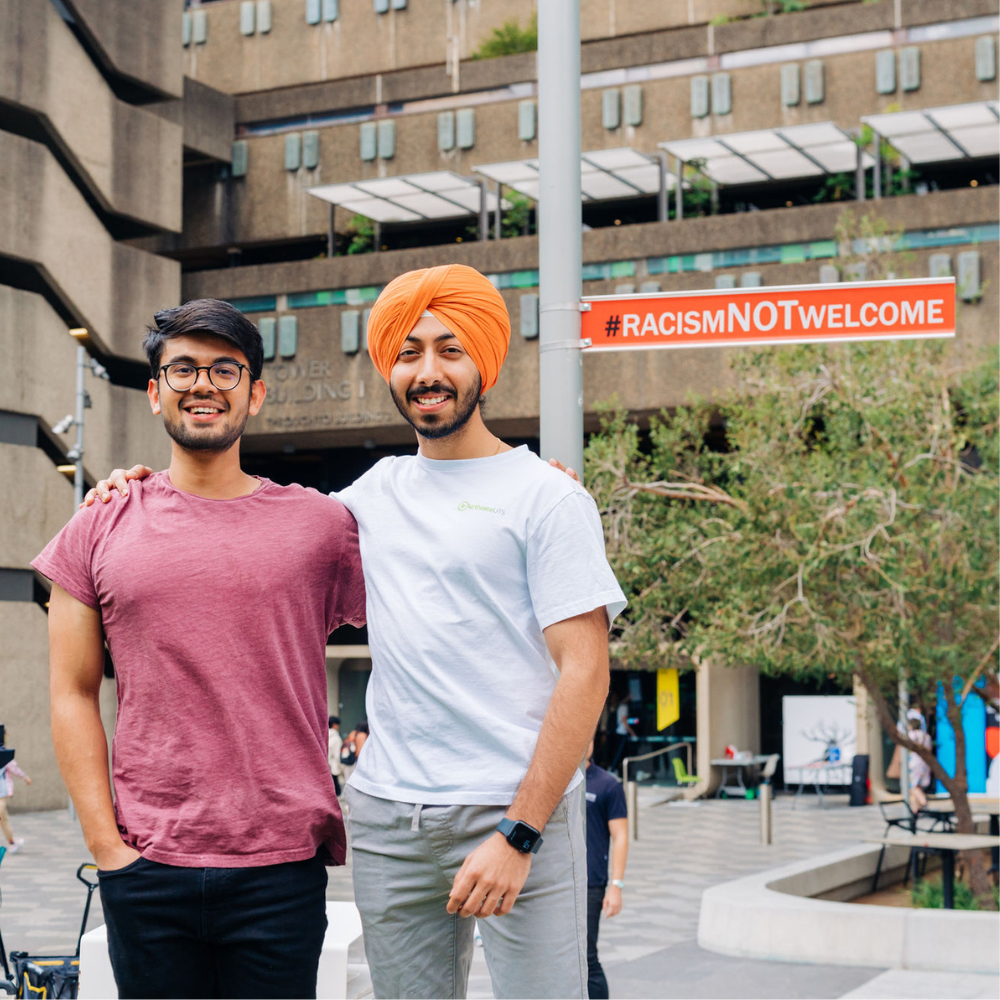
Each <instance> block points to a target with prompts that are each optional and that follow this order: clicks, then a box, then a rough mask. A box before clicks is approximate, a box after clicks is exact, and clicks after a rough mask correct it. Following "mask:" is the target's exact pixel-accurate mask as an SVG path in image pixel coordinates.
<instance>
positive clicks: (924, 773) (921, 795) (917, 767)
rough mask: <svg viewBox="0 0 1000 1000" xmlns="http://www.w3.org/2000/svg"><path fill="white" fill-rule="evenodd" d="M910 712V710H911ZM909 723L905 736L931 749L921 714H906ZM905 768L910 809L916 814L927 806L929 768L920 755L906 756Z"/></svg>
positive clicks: (929, 784)
mask: <svg viewBox="0 0 1000 1000" xmlns="http://www.w3.org/2000/svg"><path fill="white" fill-rule="evenodd" d="M911 712H912V710H911ZM907 721H908V722H909V727H910V729H909V732H908V733H907V735H908V736H909V737H910V739H911V740H913V742H914V743H916V744H918V745H919V746H922V747H926V748H927V749H928V750H930V749H932V748H933V746H934V744H933V742H932V741H931V737H930V734H929V733H928V732H927V731H926V729H925V728H924V726H925V721H924V717H923V714H922V713H921V712H913V714H910V713H908V714H907ZM906 762H907V767H908V770H909V777H910V808H911V809H912V810H913V811H914V812H915V813H916V812H920V810H921V809H923V808H925V807H926V805H927V789H928V788H930V787H931V780H932V775H931V768H930V765H929V764H928V763H927V761H925V760H924V758H923V757H921V756H920V754H917V753H908V754H907V755H906Z"/></svg>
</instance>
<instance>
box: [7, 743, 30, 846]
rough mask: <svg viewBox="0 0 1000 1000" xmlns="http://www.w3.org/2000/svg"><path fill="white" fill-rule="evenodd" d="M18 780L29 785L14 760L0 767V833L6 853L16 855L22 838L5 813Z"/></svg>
mask: <svg viewBox="0 0 1000 1000" xmlns="http://www.w3.org/2000/svg"><path fill="white" fill-rule="evenodd" d="M3 741H4V737H3V726H0V746H2V745H3ZM15 778H20V779H21V780H22V781H23V782H24V783H25V784H26V785H30V784H31V778H29V777H28V776H27V775H26V774H25V773H24V771H22V770H21V768H20V767H18V764H17V761H16V760H11V761H9V762H8V763H7V764H6V766H4V767H0V832H2V833H3V837H4V840H5V841H6V842H7V853H8V854H17V852H18V851H19V850H21V847H22V846H23V845H24V837H15V836H14V830H13V828H12V827H11V825H10V815H9V814H8V812H7V800H8V799H10V797H11V796H12V795H13V794H14V779H15Z"/></svg>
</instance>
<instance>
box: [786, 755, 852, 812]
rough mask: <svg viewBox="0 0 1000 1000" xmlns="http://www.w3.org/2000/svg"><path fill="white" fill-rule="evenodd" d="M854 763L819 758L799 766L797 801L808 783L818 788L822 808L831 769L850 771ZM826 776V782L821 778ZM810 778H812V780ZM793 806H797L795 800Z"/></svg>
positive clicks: (817, 795)
mask: <svg viewBox="0 0 1000 1000" xmlns="http://www.w3.org/2000/svg"><path fill="white" fill-rule="evenodd" d="M852 766H853V765H852V764H851V763H850V762H844V761H838V760H818V761H816V762H815V763H812V764H803V765H802V766H801V767H799V768H797V770H798V771H799V772H800V773H799V787H798V790H797V791H796V792H795V801H796V802H797V801H798V798H799V796H800V795H801V794H802V789H803V788H804V787H805V786H806V785H814V786H815V788H816V798H817V799H818V800H819V802H818V805H819V807H820V809H822V808H823V785H824V784H829V775H830V772H831V771H840V772H843V771H845V770H846V771H848V772H849V771H850V770H851V767H852ZM788 770H790V771H791V770H796V768H791V767H790V768H788ZM823 777H826V779H827V780H826V782H824V781H822V780H821V779H822V778H823ZM810 778H811V779H812V780H810ZM792 808H793V809H794V808H795V802H793V803H792Z"/></svg>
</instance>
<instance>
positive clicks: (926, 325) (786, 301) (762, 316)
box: [581, 278, 955, 351]
mask: <svg viewBox="0 0 1000 1000" xmlns="http://www.w3.org/2000/svg"><path fill="white" fill-rule="evenodd" d="M583 302H584V312H583V327H582V334H581V336H583V337H584V338H589V339H590V341H591V344H590V346H589V350H602V351H608V350H611V351H621V350H633V349H636V348H638V349H640V350H641V349H651V348H656V347H666V348H671V347H674V348H677V347H752V346H756V345H765V344H812V343H817V342H831V341H833V342H835V341H853V340H912V339H921V338H929V337H954V336H955V279H954V278H915V279H905V280H900V281H858V282H849V283H847V282H845V283H843V284H824V285H785V286H781V287H776V288H735V289H731V290H726V291H721V290H716V289H713V290H711V291H704V292H664V293H662V294H657V295H643V294H640V295H594V296H589V297H587V298H585V299H584V300H583Z"/></svg>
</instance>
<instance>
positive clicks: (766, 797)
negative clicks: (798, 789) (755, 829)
mask: <svg viewBox="0 0 1000 1000" xmlns="http://www.w3.org/2000/svg"><path fill="white" fill-rule="evenodd" d="M757 797H758V798H759V799H760V842H761V843H762V844H770V843H771V783H770V782H769V781H762V782H761V783H760V785H759V786H758V788H757Z"/></svg>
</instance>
